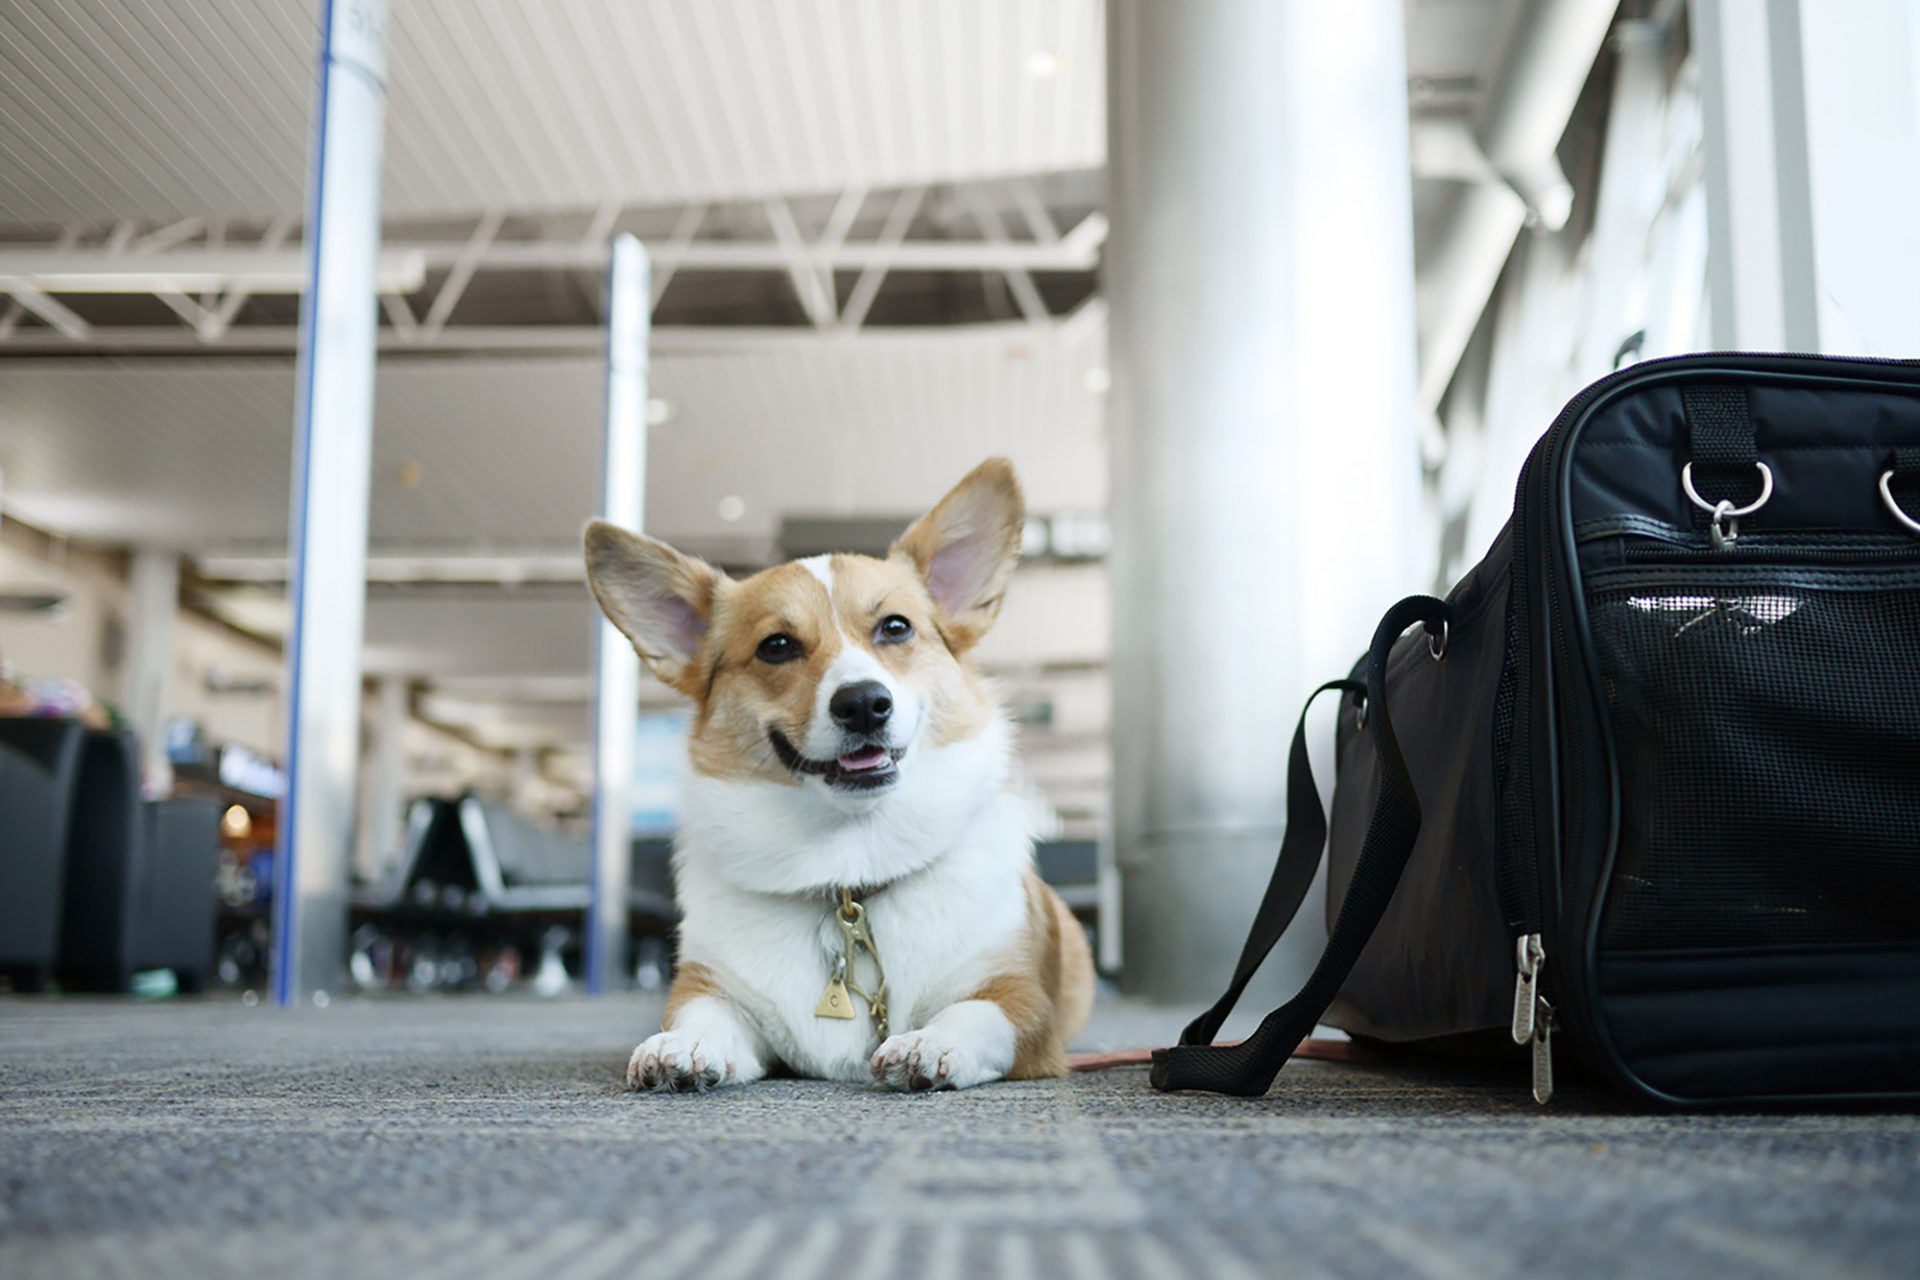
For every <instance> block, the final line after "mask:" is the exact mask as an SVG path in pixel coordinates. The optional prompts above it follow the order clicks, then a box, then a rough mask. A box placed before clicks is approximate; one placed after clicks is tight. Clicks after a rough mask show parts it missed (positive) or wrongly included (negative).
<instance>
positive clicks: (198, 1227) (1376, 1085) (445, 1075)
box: [0, 997, 1920, 1280]
mask: <svg viewBox="0 0 1920 1280" xmlns="http://www.w3.org/2000/svg"><path fill="white" fill-rule="evenodd" d="M657 1013H658V1009H657V1006H655V1005H653V1004H651V1003H649V1002H647V1001H645V1000H642V999H638V998H633V999H620V1000H612V1001H606V1002H602V1003H589V1002H586V1001H582V1000H562V1001H556V1002H552V1003H539V1002H534V1001H532V1000H530V999H528V1000H522V999H517V998H500V999H489V998H483V997H480V998H471V999H423V1000H410V999H383V1000H366V999H361V1000H353V999H346V1000H336V1001H335V1002H334V1003H333V1004H332V1006H331V1007H330V1008H327V1009H325V1010H307V1011H303V1012H299V1013H291V1014H289V1013H281V1012H278V1011H275V1010H271V1009H267V1008H264V1007H261V1008H246V1007H242V1006H241V1005H240V1004H239V1003H238V1002H236V1001H231V1000H210V1001H182V1002H177V1003H160V1004H138V1003H130V1002H112V1001H91V1000H50V1001H45V1000H33V999H25V998H20V999H0V1276H5V1277H8V1278H9V1280H24V1278H26V1277H38V1276H55V1275H71V1276H85V1277H95V1276H114V1275H127V1276H175V1275H179V1276H188V1275H191V1276H260V1277H266V1276H273V1277H279V1276H316V1277H318V1276H325V1277H329V1278H330V1280H340V1278H341V1277H349V1276H361V1275H379V1276H396V1277H412V1278H417V1280H426V1278H427V1277H447V1278H457V1280H479V1278H480V1277H537V1278H538V1280H557V1278H558V1277H575V1276H580V1277H593V1276H620V1277H642V1276H645V1277H655V1276H658V1277H668V1276H673V1277H680V1276H685V1277H691V1278H694V1280H746V1278H749V1277H760V1276H780V1277H789V1276H790V1277H796V1278H805V1277H828V1276H855V1275H860V1276H866V1275H873V1276H883V1275H884V1276H897V1275H907V1276H913V1277H916V1278H924V1280H948V1278H957V1277H962V1276H974V1275H979V1276H1007V1277H1013V1278H1016V1280H1019V1278H1024V1277H1053V1276H1070V1277H1088V1278H1090V1277H1099V1276H1134V1275H1143V1276H1144V1275H1154V1276H1163V1275H1164V1276H1171V1275H1184V1276H1221V1277H1247V1278H1251V1277H1265V1276H1292V1275H1300V1276H1321V1275H1325V1276H1351V1277H1377V1276H1392V1275H1411V1276H1421V1277H1432V1278H1435V1280H1441V1278H1446V1280H1453V1278H1461V1280H1464V1278H1468V1277H1471V1278H1475V1280H1478V1278H1480V1277H1502V1276H1523V1275H1524V1276H1529V1277H1566V1276H1582V1275H1634V1276H1655V1275H1675V1276H1680V1275H1702V1276H1713V1277H1716V1278H1718V1280H1727V1278H1729V1277H1745V1276H1794V1277H1808V1276H1886V1277H1902V1276H1915V1275H1920V1116H1915V1115H1914V1114H1911V1113H1905V1112H1886V1111H1881V1112H1875V1113H1834V1112H1826V1113H1814V1114H1797V1115H1784V1114H1773V1115H1767V1114H1760V1115H1715V1116H1671V1115H1661V1114H1655V1113H1651V1112H1647V1111H1644V1110H1641V1109H1638V1108H1636V1107H1634V1106H1631V1105H1628V1104H1623V1103H1621V1102H1619V1101H1617V1100H1615V1099H1612V1098H1609V1097H1604V1096H1600V1095H1596V1094H1593V1093H1590V1092H1582V1091H1579V1090H1577V1089H1575V1090H1571V1091H1567V1092H1565V1093H1563V1095H1562V1097H1561V1099H1559V1100H1556V1102H1555V1104H1554V1105H1553V1106H1552V1107H1551V1108H1549V1109H1546V1110H1544V1111H1543V1110H1539V1109H1536V1108H1535V1107H1534V1106H1533V1104H1532V1102H1531V1100H1530V1099H1528V1098H1527V1097H1526V1095H1525V1092H1524V1088H1523V1085H1522V1083H1521V1081H1520V1079H1519V1077H1518V1076H1517V1075H1511V1074H1509V1075H1503V1076H1489V1075H1484V1074H1482V1075H1470V1076H1463V1075H1460V1074H1457V1073H1449V1074H1433V1073H1423V1072H1412V1071H1408V1070H1406V1069H1403V1068H1395V1069H1393V1070H1386V1069H1381V1068H1359V1067H1353V1066H1347V1065H1339V1064H1330V1063H1315V1062H1300V1063H1296V1064H1294V1065H1293V1066H1291V1067H1289V1068H1288V1070H1287V1072H1286V1073H1285V1074H1284V1075H1283V1076H1282V1078H1281V1081H1280V1083H1279V1085H1278V1086H1276V1088H1275V1089H1274V1091H1273V1092H1272V1093H1271V1094H1269V1095H1268V1096H1267V1097H1266V1098H1264V1099H1261V1100H1258V1101H1253V1102H1243V1101H1233V1100H1226V1099H1218V1098H1210V1097H1201V1096H1180V1097H1162V1096H1159V1095H1156V1094H1154V1093H1152V1092H1151V1091H1150V1090H1149V1089H1148V1088H1147V1084H1146V1078H1145V1073H1144V1072H1143V1071H1140V1070H1120V1071H1112V1072H1106V1073H1101V1074H1097V1075H1082V1076H1077V1077H1074V1078H1072V1079H1070V1080H1067V1081H1049V1082H1042V1083H1026V1084H1001V1085H992V1086H988V1087H986V1088H982V1089H978V1090H975V1091H972V1092H969V1093H965V1094H940V1095H925V1096H915V1097H901V1096H894V1095H882V1094H878V1093H875V1092H872V1091H868V1090H863V1089H856V1088H849V1087H845V1086H836V1085H824V1084H815V1083H805V1082H797V1081H774V1082H767V1083H762V1084H757V1085H752V1086H749V1087H746V1088H743V1089H735V1090H724V1091H721V1092H718V1093H714V1094H709V1095H705V1096H693V1095H688V1096H660V1095H644V1096H643V1095H631V1094H627V1093H624V1092H622V1091H621V1089H620V1081H621V1072H622V1070H623V1068H624V1066H625V1062H626V1056H627V1053H628V1051H629V1050H630V1049H631V1047H632V1045H633V1044H634V1042H635V1041H636V1040H637V1039H638V1038H639V1036H640V1033H641V1032H642V1030H643V1029H645V1028H647V1027H648V1026H649V1024H651V1022H652V1021H653V1020H654V1019H655V1017H656V1016H657ZM1181 1021H1182V1011H1164V1010H1153V1009H1146V1008H1141V1007H1138V1006H1134V1005H1130V1004H1128V1003H1126V1002H1123V1001H1117V1000H1116V1001H1109V1002H1108V1003H1107V1004H1106V1006H1105V1008H1104V1009H1103V1010H1102V1011H1101V1013H1100V1015H1099V1017H1098V1019H1097V1021H1096V1024H1095V1026H1094V1028H1093V1030H1092V1032H1091V1033H1090V1036H1089V1042H1090V1043H1091V1044H1094V1045H1101V1046H1117V1045H1126V1044H1144V1043H1148V1042H1157V1041H1159V1040H1163V1039H1165V1038H1166V1037H1167V1036H1169V1035H1171V1034H1172V1033H1173V1032H1174V1030H1175V1029H1176V1028H1177V1027H1178V1026H1179V1025H1180V1022H1181Z"/></svg>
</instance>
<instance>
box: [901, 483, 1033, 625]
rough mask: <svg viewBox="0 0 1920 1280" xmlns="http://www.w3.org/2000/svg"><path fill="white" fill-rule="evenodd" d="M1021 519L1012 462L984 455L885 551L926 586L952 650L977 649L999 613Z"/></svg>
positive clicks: (1022, 501) (1023, 517)
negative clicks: (898, 558)
mask: <svg viewBox="0 0 1920 1280" xmlns="http://www.w3.org/2000/svg"><path fill="white" fill-rule="evenodd" d="M1026 515H1027V508H1026V501H1025V499H1023V498H1022V497H1021V495H1020V481H1019V480H1018V479H1017V478H1015V476H1014V474H1013V464H1012V463H1011V462H1008V461H1007V460H1006V459H1005V458H988V459H987V460H986V461H985V462H983V463H981V464H980V465H979V466H977V467H975V468H974V469H973V470H972V471H971V472H969V473H968V475H967V478H966V479H964V480H962V481H961V482H960V483H959V484H957V485H955V486H954V488H953V492H951V493H949V494H948V495H947V496H946V497H944V498H942V499H940V504H939V505H938V506H936V507H935V508H934V509H933V510H931V511H929V512H927V514H926V515H924V516H921V517H920V518H919V519H918V520H916V521H914V522H913V527H912V528H910V529H908V530H907V531H906V533H904V534H902V535H901V537H900V541H898V542H896V543H894V544H893V550H892V552H891V553H890V554H892V555H898V556H905V557H906V558H907V559H909V560H911V561H912V562H913V566H914V568H915V569H917V570H919V572H920V580H921V581H922V582H925V583H926V584H927V591H928V592H929V593H930V594H931V595H932V596H933V602H934V604H936V605H937V606H939V609H940V612H941V614H942V615H943V616H942V619H941V623H942V625H941V631H942V632H943V633H944V634H945V635H946V637H947V644H948V645H949V646H950V647H951V648H952V649H953V651H954V652H955V653H964V652H966V651H967V650H968V649H971V648H972V647H973V646H974V645H975V644H977V643H978V642H979V640H980V637H982V636H984V635H986V634H987V629H988V628H989V627H991V626H992V625H993V619H994V616H995V615H996V614H998V613H999V612H1000V601H1001V598H1002V597H1003V596H1004V595H1005V593H1006V590H1007V579H1008V578H1009V577H1010V576H1012V574H1013V566H1014V564H1015V562H1016V561H1018V560H1019V558H1020V527H1021V525H1022V524H1024V523H1025V521H1026Z"/></svg>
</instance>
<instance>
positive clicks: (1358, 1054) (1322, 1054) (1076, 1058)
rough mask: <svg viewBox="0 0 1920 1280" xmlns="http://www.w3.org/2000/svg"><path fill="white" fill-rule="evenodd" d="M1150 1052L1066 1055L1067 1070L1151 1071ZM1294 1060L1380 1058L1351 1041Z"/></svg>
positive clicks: (1311, 1048)
mask: <svg viewBox="0 0 1920 1280" xmlns="http://www.w3.org/2000/svg"><path fill="white" fill-rule="evenodd" d="M1239 1043H1240V1042H1239V1041H1238V1040H1222V1041H1220V1042H1219V1047H1220V1048H1222V1049H1225V1048H1228V1047H1230V1046H1232V1045H1236V1044H1239ZM1153 1054H1154V1051H1153V1050H1152V1049H1115V1050H1111V1051H1109V1052H1104V1053H1092V1052H1090V1053H1070V1054H1068V1055H1067V1067H1068V1068H1069V1069H1070V1070H1073V1071H1111V1070H1113V1069H1115V1068H1116V1067H1150V1066H1152V1065H1153ZM1293 1056H1294V1057H1296V1058H1314V1059H1317V1060H1319V1061H1321V1062H1359V1063H1365V1062H1377V1061H1379V1060H1380V1055H1379V1054H1377V1053H1375V1052H1373V1051H1372V1050H1370V1049H1368V1048H1366V1047H1365V1046H1363V1045H1357V1044H1355V1043H1353V1041H1351V1040H1302V1041H1301V1042H1300V1044H1299V1045H1298V1046H1297V1047H1296V1048H1295V1049H1294V1051H1293Z"/></svg>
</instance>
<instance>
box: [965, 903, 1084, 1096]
mask: <svg viewBox="0 0 1920 1280" xmlns="http://www.w3.org/2000/svg"><path fill="white" fill-rule="evenodd" d="M1086 939H1087V935H1086V933H1085V932H1084V931H1083V930H1082V929H1081V928H1080V922H1079V921H1078V920H1075V919H1074V918H1073V913H1072V912H1071V911H1070V910H1068V909H1067V904H1066V903H1065V902H1063V901H1061V899H1060V895H1059V894H1057V893H1055V892H1054V891H1053V889H1052V888H1051V887H1049V886H1048V885H1047V883H1046V882H1045V881H1044V880H1042V879H1041V878H1040V877H1039V876H1038V875H1036V874H1034V873H1033V872H1031V871H1029V872H1028V873H1027V936H1026V937H1025V938H1024V939H1022V945H1021V947H1020V949H1019V951H1018V952H1017V953H1016V954H1015V955H1012V956H1009V957H1008V967H1007V970H1006V972H1004V973H1001V974H997V975H995V976H994V977H992V978H989V979H988V980H987V981H986V982H984V983H982V984H981V985H980V988H979V989H978V990H977V991H975V992H974V993H973V994H972V995H971V996H970V997H969V998H970V999H973V1000H991V1001H992V1002H993V1003H995V1004H997V1005H999V1006H1000V1009H1001V1012H1003V1013H1005V1014H1006V1015H1007V1021H1009V1022H1011V1023H1013V1033H1014V1049H1013V1070H1012V1071H1010V1072H1008V1073H1007V1078H1008V1079H1009V1080H1035V1079H1041V1078H1044V1077H1047V1076H1063V1075H1065V1074H1067V1045H1069V1044H1070V1043H1072V1041H1073V1038H1074V1037H1075V1036H1077V1035H1079V1034H1080V1033H1081V1032H1082V1031H1084V1030H1085V1029H1086V1025H1087V1016H1088V1015H1089V1014H1090V1013H1091V1012H1092V1011H1093V956H1092V954H1091V953H1090V952H1089V950H1088V949H1087V940H1086Z"/></svg>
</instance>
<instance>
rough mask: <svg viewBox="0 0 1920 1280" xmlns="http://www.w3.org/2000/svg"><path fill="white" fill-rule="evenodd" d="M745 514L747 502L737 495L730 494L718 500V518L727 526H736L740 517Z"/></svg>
mask: <svg viewBox="0 0 1920 1280" xmlns="http://www.w3.org/2000/svg"><path fill="white" fill-rule="evenodd" d="M746 514H747V502H746V499H744V498H742V497H741V496H740V495H739V494H737V493H730V494H728V495H727V496H726V497H724V498H722V499H720V518H721V519H722V520H725V521H726V522H727V523H728V524H737V523H738V522H739V520H740V517H741V516H744V515H746Z"/></svg>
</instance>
